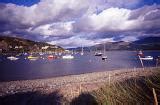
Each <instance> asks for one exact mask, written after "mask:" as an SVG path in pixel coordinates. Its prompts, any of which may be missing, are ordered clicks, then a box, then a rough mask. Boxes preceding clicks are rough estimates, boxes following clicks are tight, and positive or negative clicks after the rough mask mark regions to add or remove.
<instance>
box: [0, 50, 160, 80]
mask: <svg viewBox="0 0 160 105" xmlns="http://www.w3.org/2000/svg"><path fill="white" fill-rule="evenodd" d="M106 54H107V56H108V60H106V61H102V60H101V57H96V56H94V53H85V54H84V55H83V56H81V55H79V54H77V55H74V56H75V59H73V60H64V59H61V58H59V59H55V60H48V59H44V60H43V59H38V60H37V61H30V60H25V59H24V58H25V57H24V56H21V57H20V59H19V60H17V61H10V60H8V59H6V57H5V56H0V81H10V80H25V79H37V78H48V77H55V76H62V75H71V74H81V73H88V72H98V71H107V70H116V69H122V68H134V67H136V68H138V67H141V64H140V62H139V60H138V58H137V56H136V55H137V52H134V51H108V52H106ZM144 54H145V55H146V56H147V55H151V56H153V57H154V58H155V57H156V56H158V55H160V51H146V52H144ZM144 65H145V66H147V67H148V66H155V65H156V62H155V60H153V61H145V62H144Z"/></svg>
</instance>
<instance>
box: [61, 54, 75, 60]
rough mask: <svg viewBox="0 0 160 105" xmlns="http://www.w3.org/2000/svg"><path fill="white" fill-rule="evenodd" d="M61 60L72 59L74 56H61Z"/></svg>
mask: <svg viewBox="0 0 160 105" xmlns="http://www.w3.org/2000/svg"><path fill="white" fill-rule="evenodd" d="M62 58H63V59H74V56H72V55H70V54H68V55H64V56H62Z"/></svg>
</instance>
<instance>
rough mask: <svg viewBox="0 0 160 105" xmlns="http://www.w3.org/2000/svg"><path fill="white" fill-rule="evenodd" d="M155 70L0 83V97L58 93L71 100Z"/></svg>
mask: <svg viewBox="0 0 160 105" xmlns="http://www.w3.org/2000/svg"><path fill="white" fill-rule="evenodd" d="M155 69H156V68H144V69H143V68H134V69H121V70H114V71H104V72H94V73H86V74H80V75H69V76H63V77H54V78H48V79H35V80H21V81H10V82H0V96H6V95H10V94H15V93H19V92H35V91H41V92H42V93H45V94H50V93H52V92H54V91H58V92H59V93H60V94H63V96H64V97H67V98H68V99H72V98H73V97H75V96H78V95H79V94H80V93H81V92H90V91H93V90H96V89H99V88H100V87H102V86H104V85H106V84H107V83H113V82H117V81H123V80H126V79H129V78H132V77H142V76H149V75H153V74H154V73H156V70H155Z"/></svg>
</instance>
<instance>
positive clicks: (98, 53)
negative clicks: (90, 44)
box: [94, 52, 103, 56]
mask: <svg viewBox="0 0 160 105" xmlns="http://www.w3.org/2000/svg"><path fill="white" fill-rule="evenodd" d="M94 55H95V56H102V55H103V54H102V53H101V52H96V53H95V54H94Z"/></svg>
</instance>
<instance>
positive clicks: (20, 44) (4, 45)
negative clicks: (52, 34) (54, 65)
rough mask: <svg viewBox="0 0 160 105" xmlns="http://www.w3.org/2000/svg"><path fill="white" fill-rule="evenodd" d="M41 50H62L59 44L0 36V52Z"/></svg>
mask: <svg viewBox="0 0 160 105" xmlns="http://www.w3.org/2000/svg"><path fill="white" fill-rule="evenodd" d="M43 51H64V49H63V48H62V47H60V46H56V45H51V44H48V43H44V42H36V41H32V40H28V39H23V38H17V37H7V36H0V52H2V53H13V52H15V53H19V52H43Z"/></svg>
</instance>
